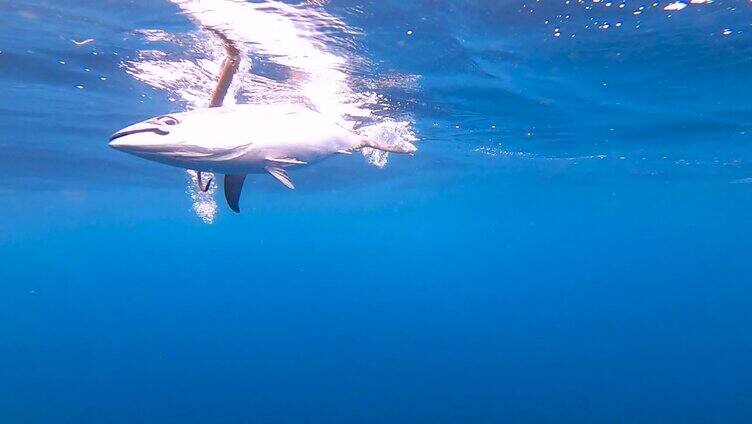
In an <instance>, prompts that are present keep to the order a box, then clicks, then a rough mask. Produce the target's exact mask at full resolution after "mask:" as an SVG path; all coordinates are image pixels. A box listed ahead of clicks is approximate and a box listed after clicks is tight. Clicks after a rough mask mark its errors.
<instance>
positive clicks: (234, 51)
mask: <svg viewBox="0 0 752 424" xmlns="http://www.w3.org/2000/svg"><path fill="white" fill-rule="evenodd" d="M206 29H207V30H208V31H210V32H212V33H213V34H214V35H216V36H217V37H218V38H219V39H220V40H222V44H223V45H224V47H225V51H226V52H227V57H226V58H225V61H224V63H222V70H221V71H220V73H219V80H217V86H216V87H215V88H214V92H213V93H212V98H211V102H210V103H209V107H219V106H222V104H223V103H224V100H225V96H227V90H228V89H229V88H230V84H231V83H232V77H233V76H235V72H237V71H238V66H239V65H240V50H239V49H238V48H237V46H235V42H234V41H232V40H231V39H230V38H229V37H228V36H227V35H226V34H225V33H223V32H222V31H220V30H218V29H216V28H213V27H206Z"/></svg>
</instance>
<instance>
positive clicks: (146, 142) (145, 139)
mask: <svg viewBox="0 0 752 424" xmlns="http://www.w3.org/2000/svg"><path fill="white" fill-rule="evenodd" d="M169 133H170V132H169V131H167V130H165V129H163V128H160V127H159V126H158V125H155V124H153V123H148V122H142V123H138V124H134V125H131V126H129V127H125V128H123V129H122V130H120V131H118V132H116V133H114V134H112V135H111V136H110V143H109V146H110V147H112V148H113V149H115V150H121V151H126V152H138V151H148V150H152V149H153V148H155V147H158V146H159V145H160V144H162V143H160V142H159V140H158V139H155V135H156V136H162V135H167V134H169Z"/></svg>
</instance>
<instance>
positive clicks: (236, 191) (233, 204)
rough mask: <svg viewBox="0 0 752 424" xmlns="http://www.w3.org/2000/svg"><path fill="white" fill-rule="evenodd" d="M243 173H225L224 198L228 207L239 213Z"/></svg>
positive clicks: (243, 179)
mask: <svg viewBox="0 0 752 424" xmlns="http://www.w3.org/2000/svg"><path fill="white" fill-rule="evenodd" d="M244 181H245V175H231V174H227V175H225V199H227V204H228V205H230V209H232V210H233V211H235V212H238V213H240V205H239V204H238V202H239V201H240V192H241V191H243V182H244Z"/></svg>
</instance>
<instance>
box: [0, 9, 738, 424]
mask: <svg viewBox="0 0 752 424" xmlns="http://www.w3.org/2000/svg"><path fill="white" fill-rule="evenodd" d="M318 3H325V4H323V5H314V6H310V7H312V8H318V9H320V10H324V11H326V12H327V13H328V14H331V15H332V16H336V17H338V18H339V19H341V20H342V21H343V22H344V23H346V24H347V25H348V26H351V27H352V28H356V29H357V31H353V32H344V33H337V29H336V28H334V29H332V30H331V31H332V32H333V34H332V39H334V40H339V41H341V42H342V45H340V46H339V47H337V48H340V49H341V48H346V49H349V50H348V51H349V52H350V53H352V54H357V55H358V56H359V57H361V58H364V59H365V61H367V62H368V63H369V66H362V67H354V68H353V70H351V71H350V72H352V74H353V76H354V77H355V76H358V77H374V78H375V77H376V76H385V75H402V76H406V75H409V76H411V77H410V78H411V79H410V80H411V81H414V82H415V83H414V84H412V85H400V84H394V85H390V84H384V83H383V81H384V79H378V80H377V81H382V83H381V84H379V83H377V84H375V86H371V88H370V89H371V90H373V91H374V92H376V93H379V94H381V95H383V96H384V98H385V99H387V101H388V103H389V105H390V108H389V110H388V113H391V114H393V115H394V117H399V118H400V119H407V120H409V121H410V123H411V127H412V129H413V130H414V131H415V134H416V136H417V137H418V138H419V141H418V142H417V145H418V147H419V151H418V153H417V154H416V155H415V156H400V157H390V158H389V163H388V165H387V166H386V167H384V168H383V169H380V168H378V167H374V166H372V165H369V164H368V162H367V161H366V160H365V159H364V158H362V157H360V156H356V155H353V156H351V157H345V156H341V157H337V158H334V159H331V160H330V161H327V162H324V163H321V164H320V165H316V166H312V167H309V168H306V169H301V170H299V171H294V172H293V173H291V174H292V175H293V177H294V179H295V181H296V184H297V188H296V190H295V191H288V190H286V189H284V188H283V187H282V186H281V185H279V184H278V183H277V182H276V181H274V180H273V179H272V178H270V177H268V176H261V175H259V176H254V177H252V178H250V179H249V181H248V182H247V183H246V188H245V191H244V195H243V199H242V205H243V213H242V214H239V215H236V214H233V213H231V212H230V211H229V209H228V208H227V206H226V205H225V203H224V200H223V199H222V198H221V196H220V197H217V205H218V212H217V216H216V218H215V219H214V221H213V223H211V224H207V223H205V222H204V221H203V220H202V219H200V217H198V216H197V215H196V213H195V212H194V210H193V209H192V204H191V198H190V196H189V195H188V193H186V192H187V191H188V189H187V185H186V176H185V173H184V171H181V170H179V169H176V168H170V167H167V166H163V165H159V164H156V163H152V162H148V161H145V160H143V159H139V158H136V157H133V156H128V155H125V154H122V153H120V152H116V151H114V150H112V149H110V148H109V147H108V146H107V138H108V136H109V135H110V134H111V133H112V132H114V131H115V130H117V129H119V128H122V127H124V126H125V125H128V124H130V123H132V122H135V121H139V120H142V119H145V118H148V117H150V116H154V115H158V114H163V113H165V112H169V111H180V110H184V109H185V108H186V107H187V106H186V104H185V102H183V101H181V100H179V99H178V100H177V101H171V96H172V95H173V94H172V93H171V92H170V90H169V89H164V90H159V89H153V88H151V87H148V86H147V85H146V84H145V83H144V82H142V81H140V80H138V79H137V78H134V77H133V76H132V75H130V74H129V73H128V72H126V69H125V67H124V66H123V64H124V61H127V60H134V59H136V58H137V57H138V53H137V52H138V51H144V50H149V49H160V50H167V51H170V52H171V54H174V55H177V56H178V57H180V58H184V59H186V60H188V61H190V60H195V59H196V57H195V56H196V54H197V53H195V51H193V50H191V48H189V47H186V46H185V45H181V44H175V45H170V44H169V43H156V42H153V41H149V40H148V39H146V38H144V37H142V36H139V35H138V34H137V33H136V32H134V31H136V30H143V29H159V30H162V31H164V32H166V33H168V34H186V33H191V32H192V31H195V30H196V23H195V22H193V21H191V20H189V19H187V17H186V15H185V14H182V13H179V12H180V11H179V9H178V8H177V7H176V5H175V4H172V3H169V2H167V1H156V0H131V1H116V0H99V1H97V2H96V4H93V3H92V2H86V1H81V0H78V1H74V0H48V1H43V0H20V1H17V0H5V1H3V0H0V83H1V84H2V94H1V95H0V175H2V184H0V196H1V198H2V200H1V203H0V204H1V205H2V207H0V422H3V423H52V422H54V423H83V422H91V423H102V422H108V423H134V422H142V423H168V422H173V423H177V422H180V423H189V422H197V423H198V422H201V423H206V422H217V423H220V422H223V423H224V422H250V423H294V422H307V423H354V422H357V423H501V422H512V423H514V422H519V423H542V422H546V423H549V422H550V423H563V422H573V423H583V422H609V423H614V422H622V423H635V422H641V423H644V422H655V423H667V422H681V423H745V422H750V420H751V419H752V397H750V393H752V362H750V357H752V356H751V355H752V332H750V325H752V315H750V307H752V287H750V284H751V283H752V277H751V275H752V274H751V273H752V268H751V267H750V253H752V248H751V247H750V237H751V236H752V216H751V215H750V211H751V210H752V146H750V142H752V84H750V83H749V77H750V75H752V3H750V2H749V1H728V0H716V1H714V2H713V3H711V4H690V5H688V6H687V7H686V8H684V9H683V10H679V11H667V10H664V7H665V6H667V5H668V4H669V2H665V1H662V2H660V3H659V4H657V6H653V5H652V3H639V2H629V1H628V2H627V3H626V6H625V7H623V8H619V4H621V3H620V2H616V1H615V2H613V4H611V3H607V2H606V0H601V2H598V3H591V2H590V1H588V2H585V3H578V2H576V1H572V2H564V1H553V0H541V1H527V2H526V1H523V0H503V1H465V0H452V1H441V0H433V1H427V0H425V1H392V0H388V1H385V0H379V1H366V2H354V1H351V0H333V1H331V2H329V3H326V2H318ZM641 6H644V9H643V10H641V9H640V7H641ZM635 12H640V13H639V14H637V15H635V14H634V13H635ZM617 23H618V24H619V25H617ZM606 24H607V25H608V27H605V25H606ZM556 34H559V35H556ZM86 38H93V39H94V41H93V42H90V43H88V44H84V45H81V46H77V45H76V44H74V43H72V42H71V40H72V39H73V40H77V41H80V40H83V39H86ZM342 46H346V47H342ZM334 48H335V47H332V49H334ZM61 62H63V63H61ZM255 69H259V68H255ZM251 72H253V70H251ZM172 100H175V99H174V98H172Z"/></svg>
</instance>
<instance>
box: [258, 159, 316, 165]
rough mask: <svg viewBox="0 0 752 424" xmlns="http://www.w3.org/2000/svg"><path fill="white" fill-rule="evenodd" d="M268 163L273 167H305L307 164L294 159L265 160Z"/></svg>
mask: <svg viewBox="0 0 752 424" xmlns="http://www.w3.org/2000/svg"><path fill="white" fill-rule="evenodd" d="M266 160H267V161H268V162H272V164H273V165H283V166H284V165H305V164H307V163H308V162H303V161H302V160H297V159H295V158H266Z"/></svg>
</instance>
